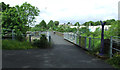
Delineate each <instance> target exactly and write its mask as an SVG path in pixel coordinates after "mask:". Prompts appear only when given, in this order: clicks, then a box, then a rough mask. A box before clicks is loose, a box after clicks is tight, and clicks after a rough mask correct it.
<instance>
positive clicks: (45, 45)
mask: <svg viewBox="0 0 120 70" xmlns="http://www.w3.org/2000/svg"><path fill="white" fill-rule="evenodd" d="M50 44H51V43H49V42H48V40H47V38H46V36H45V35H44V34H42V35H41V37H40V40H37V39H35V40H34V41H33V46H37V47H38V48H49V47H50Z"/></svg>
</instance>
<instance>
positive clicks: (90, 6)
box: [0, 0, 120, 24]
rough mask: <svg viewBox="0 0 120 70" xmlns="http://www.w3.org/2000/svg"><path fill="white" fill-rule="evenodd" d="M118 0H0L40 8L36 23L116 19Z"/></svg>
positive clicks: (13, 4)
mask: <svg viewBox="0 0 120 70" xmlns="http://www.w3.org/2000/svg"><path fill="white" fill-rule="evenodd" d="M119 1H120V0H0V2H5V3H6V4H10V6H15V5H21V4H23V3H24V2H28V3H30V4H31V5H33V6H36V7H38V8H39V10H40V15H39V16H38V17H37V19H36V21H37V22H36V24H38V23H39V22H41V20H43V19H44V20H45V21H46V22H47V23H48V22H49V21H50V20H53V21H59V22H60V23H67V22H71V23H73V24H74V23H75V22H79V23H84V22H87V21H99V20H107V19H116V20H117V19H118V2H119Z"/></svg>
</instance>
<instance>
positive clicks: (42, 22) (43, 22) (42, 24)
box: [39, 20, 47, 29]
mask: <svg viewBox="0 0 120 70" xmlns="http://www.w3.org/2000/svg"><path fill="white" fill-rule="evenodd" d="M39 27H41V28H43V29H46V27H47V25H46V22H45V21H44V20H42V21H41V22H40V24H39Z"/></svg>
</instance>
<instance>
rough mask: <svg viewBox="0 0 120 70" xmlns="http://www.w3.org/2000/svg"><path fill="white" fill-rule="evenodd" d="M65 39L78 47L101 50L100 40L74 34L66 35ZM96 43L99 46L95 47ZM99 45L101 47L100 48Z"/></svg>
mask: <svg viewBox="0 0 120 70" xmlns="http://www.w3.org/2000/svg"><path fill="white" fill-rule="evenodd" d="M64 39H66V40H68V41H70V42H73V43H74V44H76V45H79V46H80V47H82V48H84V49H86V50H93V49H94V48H100V41H101V39H100V38H91V37H86V36H80V35H77V34H74V33H64ZM94 43H96V44H97V45H95V44H94ZM98 44H99V46H98Z"/></svg>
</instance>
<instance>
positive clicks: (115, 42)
mask: <svg viewBox="0 0 120 70" xmlns="http://www.w3.org/2000/svg"><path fill="white" fill-rule="evenodd" d="M64 39H66V40H68V41H70V42H72V43H74V44H76V45H78V46H80V47H82V48H84V49H86V50H88V51H91V50H94V51H96V52H99V51H100V46H101V38H92V37H86V36H80V35H77V34H74V33H64ZM109 44H110V47H109V57H110V58H111V57H113V56H114V55H115V54H116V53H118V54H120V37H118V36H111V38H110V43H109Z"/></svg>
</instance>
